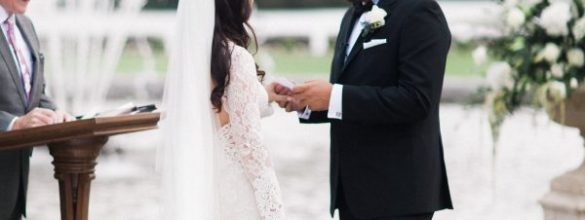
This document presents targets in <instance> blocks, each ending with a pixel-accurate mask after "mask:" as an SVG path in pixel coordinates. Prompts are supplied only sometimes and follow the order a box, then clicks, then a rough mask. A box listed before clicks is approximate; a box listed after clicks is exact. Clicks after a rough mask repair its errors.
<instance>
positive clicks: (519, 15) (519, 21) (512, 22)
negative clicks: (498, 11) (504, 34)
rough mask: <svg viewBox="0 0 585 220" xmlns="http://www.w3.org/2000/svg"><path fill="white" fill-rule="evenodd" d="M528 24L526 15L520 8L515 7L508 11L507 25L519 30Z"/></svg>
mask: <svg viewBox="0 0 585 220" xmlns="http://www.w3.org/2000/svg"><path fill="white" fill-rule="evenodd" d="M524 22H526V15H524V12H522V10H520V9H519V8H518V7H513V8H511V9H510V11H508V17H507V18H506V23H507V24H508V25H509V26H510V27H512V29H518V28H519V27H520V26H522V25H523V24H524Z"/></svg>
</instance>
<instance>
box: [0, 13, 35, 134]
mask: <svg viewBox="0 0 585 220" xmlns="http://www.w3.org/2000/svg"><path fill="white" fill-rule="evenodd" d="M6 20H10V21H11V22H12V23H13V24H14V37H15V38H16V39H15V41H16V44H17V45H18V47H19V48H20V49H21V50H22V53H24V57H23V58H22V59H24V62H26V65H27V67H28V69H29V70H32V69H33V65H32V53H31V50H30V47H29V46H28V44H27V43H26V40H25V39H24V36H23V35H22V33H21V32H20V29H19V28H18V25H17V24H16V16H14V14H9V13H8V12H7V11H6V10H5V9H4V7H2V6H1V5H0V28H1V29H2V33H3V34H4V38H5V39H6V41H7V43H8V46H9V49H10V51H11V52H12V58H13V60H14V64H15V65H16V68H17V70H18V74H19V75H22V71H21V69H20V64H19V63H18V59H16V53H15V50H14V48H13V47H12V45H11V44H10V42H8V26H7V24H5V23H4V22H5V21H6ZM31 74H33V73H31ZM16 119H18V117H17V118H14V119H13V120H12V122H11V123H10V125H9V126H8V130H9V131H10V130H12V127H13V126H14V122H15V121H16Z"/></svg>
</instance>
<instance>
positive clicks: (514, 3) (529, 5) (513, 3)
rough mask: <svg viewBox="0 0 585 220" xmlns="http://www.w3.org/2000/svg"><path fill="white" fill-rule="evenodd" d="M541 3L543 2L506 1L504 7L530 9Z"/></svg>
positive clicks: (528, 0) (525, 0)
mask: <svg viewBox="0 0 585 220" xmlns="http://www.w3.org/2000/svg"><path fill="white" fill-rule="evenodd" d="M541 2H542V0H506V1H504V6H506V7H517V6H520V7H521V8H525V9H529V8H532V7H533V6H534V5H536V4H538V3H541Z"/></svg>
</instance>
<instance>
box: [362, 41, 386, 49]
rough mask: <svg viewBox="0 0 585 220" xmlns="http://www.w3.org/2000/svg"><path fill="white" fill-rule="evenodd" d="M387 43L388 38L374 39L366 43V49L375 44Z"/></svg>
mask: <svg viewBox="0 0 585 220" xmlns="http://www.w3.org/2000/svg"><path fill="white" fill-rule="evenodd" d="M386 43H388V40H386V39H372V40H371V41H368V42H365V43H364V50H367V49H369V48H372V47H375V46H380V45H383V44H386Z"/></svg>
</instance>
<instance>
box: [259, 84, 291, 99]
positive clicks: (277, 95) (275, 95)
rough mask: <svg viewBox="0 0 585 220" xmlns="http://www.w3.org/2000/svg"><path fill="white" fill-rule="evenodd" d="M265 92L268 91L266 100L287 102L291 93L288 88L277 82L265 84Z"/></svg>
mask: <svg viewBox="0 0 585 220" xmlns="http://www.w3.org/2000/svg"><path fill="white" fill-rule="evenodd" d="M265 88H266V92H267V93H268V100H269V101H270V102H278V103H282V102H287V100H288V98H289V96H290V95H291V94H292V91H291V90H290V89H287V88H286V87H284V86H281V85H279V84H278V83H275V82H273V83H270V84H268V85H266V86H265Z"/></svg>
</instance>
